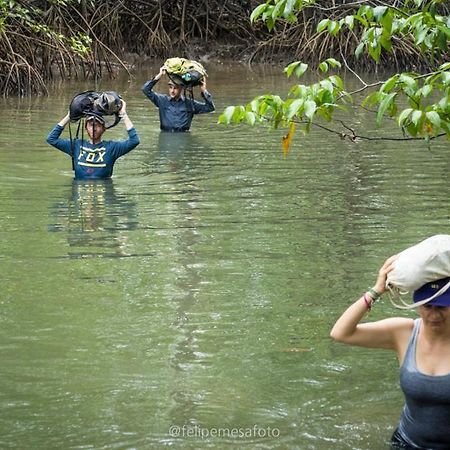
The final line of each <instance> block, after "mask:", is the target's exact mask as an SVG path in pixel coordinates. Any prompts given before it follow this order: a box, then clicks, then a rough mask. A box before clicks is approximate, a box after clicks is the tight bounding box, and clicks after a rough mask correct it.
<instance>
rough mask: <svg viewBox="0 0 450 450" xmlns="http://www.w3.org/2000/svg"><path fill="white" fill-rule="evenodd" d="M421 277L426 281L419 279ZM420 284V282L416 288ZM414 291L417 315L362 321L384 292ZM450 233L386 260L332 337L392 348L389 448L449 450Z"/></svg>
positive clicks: (367, 345) (343, 340)
mask: <svg viewBox="0 0 450 450" xmlns="http://www.w3.org/2000/svg"><path fill="white" fill-rule="evenodd" d="M424 281H427V282H425V283H424ZM417 283H419V286H417ZM411 286H413V287H414V290H413V302H414V303H413V304H412V305H409V306H407V307H405V309H406V308H408V309H409V308H414V307H416V308H417V310H418V313H419V316H420V318H418V319H415V320H414V319H408V318H404V317H392V318H388V319H383V320H379V321H375V322H366V323H361V320H362V319H363V317H364V316H365V314H366V313H367V312H368V311H369V310H370V309H371V308H372V305H373V304H374V302H375V301H376V300H377V299H378V298H379V297H380V296H381V295H382V294H383V293H385V292H386V290H391V292H394V293H395V292H397V293H399V292H401V293H405V291H407V290H410V289H411ZM449 287H450V236H448V235H437V236H433V237H431V238H429V239H426V240H425V241H423V242H421V243H419V244H417V245H416V246H414V247H411V248H409V249H407V250H405V251H404V252H402V253H400V254H398V255H394V256H391V257H390V258H388V259H387V260H386V262H385V263H384V264H383V266H382V267H381V269H380V270H379V273H378V278H377V280H376V282H375V285H374V287H373V288H371V289H369V290H368V292H366V293H365V294H364V295H363V296H362V297H360V298H359V299H358V300H357V301H356V302H354V303H353V304H352V305H351V306H350V307H349V308H348V309H347V310H346V311H345V312H344V313H343V314H342V316H341V317H340V318H339V319H338V320H337V322H336V323H335V325H334V327H333V329H332V330H331V333H330V335H331V337H332V338H333V339H334V340H336V341H339V342H343V343H345V344H350V345H358V346H361V347H368V348H382V349H387V350H394V351H395V352H396V353H397V358H398V361H399V363H400V387H401V389H402V391H403V393H404V396H405V406H404V408H403V411H402V414H401V416H400V422H399V425H398V427H397V429H396V430H395V432H394V434H393V436H392V439H391V445H392V448H402V449H415V450H417V449H419V450H430V449H433V450H440V449H446V450H448V449H450V289H449Z"/></svg>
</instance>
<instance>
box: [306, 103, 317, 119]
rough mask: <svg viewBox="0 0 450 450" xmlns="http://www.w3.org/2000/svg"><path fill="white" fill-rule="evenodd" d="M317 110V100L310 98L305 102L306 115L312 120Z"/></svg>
mask: <svg viewBox="0 0 450 450" xmlns="http://www.w3.org/2000/svg"><path fill="white" fill-rule="evenodd" d="M316 110H317V105H316V102H314V101H312V100H308V101H306V102H305V116H306V117H307V118H308V119H309V120H310V121H311V120H312V118H313V117H314V113H315V112H316Z"/></svg>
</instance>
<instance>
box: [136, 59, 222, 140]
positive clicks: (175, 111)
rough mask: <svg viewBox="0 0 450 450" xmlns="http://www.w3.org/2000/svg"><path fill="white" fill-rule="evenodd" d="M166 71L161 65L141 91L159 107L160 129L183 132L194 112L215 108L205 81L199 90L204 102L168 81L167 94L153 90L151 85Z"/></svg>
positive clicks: (188, 127)
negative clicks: (190, 96)
mask: <svg viewBox="0 0 450 450" xmlns="http://www.w3.org/2000/svg"><path fill="white" fill-rule="evenodd" d="M165 73H166V67H165V66H162V67H161V68H160V69H159V73H158V74H157V75H156V76H155V77H154V78H152V79H151V80H149V81H147V82H146V83H145V84H144V86H143V87H142V92H143V93H144V94H145V95H146V96H147V97H148V98H149V99H150V101H152V102H153V103H154V104H155V105H156V107H157V108H159V121H160V126H161V130H162V131H172V132H183V131H189V129H190V128H191V123H192V119H193V117H194V115H195V114H204V113H209V112H212V111H214V110H215V106H214V103H213V100H212V95H211V94H210V93H209V92H208V91H207V89H206V81H205V79H204V78H203V79H202V81H201V82H200V91H201V95H202V97H203V99H204V100H205V102H204V103H202V102H198V101H196V100H193V99H190V98H187V97H185V96H184V95H183V86H180V85H179V84H176V83H174V82H173V81H172V80H170V81H169V95H166V94H158V93H156V92H153V87H154V86H155V84H156V83H157V82H158V81H159V80H160V78H161V77H162V76H163V75H164V74H165Z"/></svg>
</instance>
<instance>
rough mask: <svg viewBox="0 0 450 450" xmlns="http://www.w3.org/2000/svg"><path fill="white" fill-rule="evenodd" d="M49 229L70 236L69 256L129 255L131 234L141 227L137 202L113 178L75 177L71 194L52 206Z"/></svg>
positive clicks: (68, 238)
mask: <svg viewBox="0 0 450 450" xmlns="http://www.w3.org/2000/svg"><path fill="white" fill-rule="evenodd" d="M50 217H51V219H52V221H51V222H50V223H49V226H48V229H49V231H51V232H63V233H64V234H66V235H67V240H68V244H69V247H70V252H69V256H70V257H72V258H85V257H88V256H102V257H113V256H129V254H128V253H127V249H126V244H127V235H126V233H125V232H124V231H130V230H133V229H135V228H136V227H137V226H138V218H137V210H136V204H135V202H134V201H130V200H129V198H128V197H127V196H126V195H124V194H119V193H118V192H117V189H116V188H115V187H114V182H113V180H111V179H109V180H75V179H74V180H73V181H72V189H71V192H70V196H69V197H68V198H67V200H64V201H59V202H58V203H56V204H54V205H52V206H51V207H50Z"/></svg>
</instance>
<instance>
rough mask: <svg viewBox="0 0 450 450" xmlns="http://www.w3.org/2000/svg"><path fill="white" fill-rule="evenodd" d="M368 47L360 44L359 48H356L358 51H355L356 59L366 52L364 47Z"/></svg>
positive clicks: (363, 43) (362, 43)
mask: <svg viewBox="0 0 450 450" xmlns="http://www.w3.org/2000/svg"><path fill="white" fill-rule="evenodd" d="M365 45H366V43H365V42H360V43H359V44H358V47H356V50H355V56H356V57H358V58H359V57H360V56H361V54H362V52H363V50H364V46H365Z"/></svg>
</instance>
